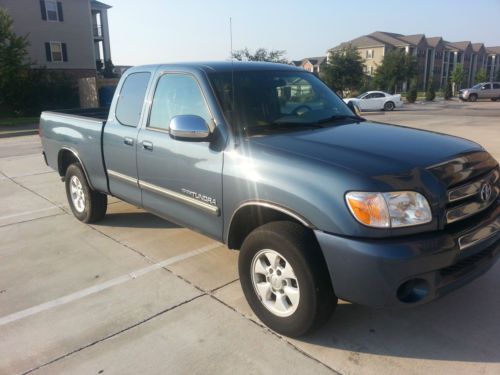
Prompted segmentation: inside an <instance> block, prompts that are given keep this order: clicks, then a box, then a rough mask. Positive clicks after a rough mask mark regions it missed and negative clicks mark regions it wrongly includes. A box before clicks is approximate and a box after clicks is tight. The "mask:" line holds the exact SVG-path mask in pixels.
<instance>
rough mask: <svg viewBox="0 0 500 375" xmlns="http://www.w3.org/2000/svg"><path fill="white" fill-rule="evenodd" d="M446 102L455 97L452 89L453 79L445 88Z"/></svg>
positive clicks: (449, 80) (447, 82)
mask: <svg viewBox="0 0 500 375" xmlns="http://www.w3.org/2000/svg"><path fill="white" fill-rule="evenodd" d="M443 96H444V100H450V99H451V97H452V96H453V89H452V87H451V79H448V80H447V81H446V86H445V88H444V95H443Z"/></svg>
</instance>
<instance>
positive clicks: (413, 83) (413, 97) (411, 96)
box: [406, 79, 418, 103]
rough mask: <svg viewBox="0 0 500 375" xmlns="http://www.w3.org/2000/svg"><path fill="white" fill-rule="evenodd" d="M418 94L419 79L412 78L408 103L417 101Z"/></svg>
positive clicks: (407, 94) (407, 96)
mask: <svg viewBox="0 0 500 375" xmlns="http://www.w3.org/2000/svg"><path fill="white" fill-rule="evenodd" d="M417 94H418V92H417V80H416V79H412V80H411V82H410V89H409V90H408V92H407V93H406V100H407V101H408V103H415V101H416V100H417Z"/></svg>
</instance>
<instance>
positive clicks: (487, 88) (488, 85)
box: [481, 83, 491, 90]
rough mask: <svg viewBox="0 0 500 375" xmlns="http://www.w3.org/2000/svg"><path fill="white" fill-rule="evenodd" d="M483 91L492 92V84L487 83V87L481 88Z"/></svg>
mask: <svg viewBox="0 0 500 375" xmlns="http://www.w3.org/2000/svg"><path fill="white" fill-rule="evenodd" d="M481 89H482V90H491V84H489V83H487V84H486V85H483V87H481Z"/></svg>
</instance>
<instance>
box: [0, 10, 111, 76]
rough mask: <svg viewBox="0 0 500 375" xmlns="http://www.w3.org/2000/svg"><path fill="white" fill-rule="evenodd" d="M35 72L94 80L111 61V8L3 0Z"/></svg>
mask: <svg viewBox="0 0 500 375" xmlns="http://www.w3.org/2000/svg"><path fill="white" fill-rule="evenodd" d="M0 7H2V8H5V9H6V10H7V12H8V13H9V14H10V16H11V17H12V19H13V29H14V32H15V33H16V34H17V35H23V36H24V35H26V36H27V38H28V41H29V46H28V55H29V58H30V60H31V61H33V67H34V68H42V67H43V68H47V69H48V70H57V71H64V72H66V73H69V74H71V75H72V76H74V77H91V76H95V75H96V71H99V70H100V69H103V68H104V64H105V61H108V60H111V49H110V42H109V25H108V15H107V11H108V9H109V8H110V6H109V5H106V4H104V3H101V2H99V1H95V0H59V1H56V0H0Z"/></svg>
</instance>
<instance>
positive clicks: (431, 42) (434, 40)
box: [425, 36, 443, 48]
mask: <svg viewBox="0 0 500 375" xmlns="http://www.w3.org/2000/svg"><path fill="white" fill-rule="evenodd" d="M425 40H426V42H427V45H428V46H429V47H434V48H435V47H437V45H438V44H439V43H440V42H441V41H442V40H443V38H441V37H440V36H433V37H431V38H425Z"/></svg>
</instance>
